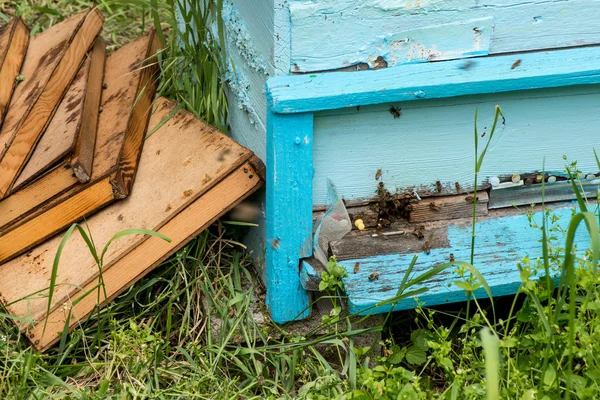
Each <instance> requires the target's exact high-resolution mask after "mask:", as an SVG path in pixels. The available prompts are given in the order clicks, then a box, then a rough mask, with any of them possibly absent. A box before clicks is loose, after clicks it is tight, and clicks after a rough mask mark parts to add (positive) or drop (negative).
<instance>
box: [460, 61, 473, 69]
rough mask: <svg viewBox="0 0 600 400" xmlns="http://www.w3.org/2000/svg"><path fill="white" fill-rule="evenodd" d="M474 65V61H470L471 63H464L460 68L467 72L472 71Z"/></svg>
mask: <svg viewBox="0 0 600 400" xmlns="http://www.w3.org/2000/svg"><path fill="white" fill-rule="evenodd" d="M473 65H475V63H474V62H473V61H471V60H469V61H467V62H465V63H463V64H462V65H461V66H460V67H459V68H460V69H464V70H465V71H466V70H468V69H470V68H471V67H472V66H473Z"/></svg>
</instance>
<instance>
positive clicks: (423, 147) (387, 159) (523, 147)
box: [313, 85, 600, 205]
mask: <svg viewBox="0 0 600 400" xmlns="http://www.w3.org/2000/svg"><path fill="white" fill-rule="evenodd" d="M496 104H499V105H500V106H501V107H502V110H503V112H504V115H505V116H506V125H501V124H500V125H499V126H498V129H497V131H496V134H495V136H494V139H493V141H492V144H491V146H490V148H489V150H488V153H487V155H486V158H485V161H484V162H483V168H482V171H481V174H480V182H481V181H483V180H485V179H487V178H489V177H492V176H498V175H512V174H514V173H526V172H534V171H541V170H542V165H543V162H544V159H545V162H546V171H558V172H560V171H563V170H564V167H565V164H566V161H565V160H564V159H563V155H567V156H568V158H569V160H572V161H574V160H578V162H579V163H578V166H579V168H580V169H581V170H582V171H585V172H587V173H591V172H593V173H597V172H598V171H597V170H598V166H597V165H596V161H595V159H594V155H593V152H592V148H593V147H595V148H596V149H599V150H600V135H599V134H598V127H599V126H600V86H598V85H594V86H578V87H571V88H561V89H546V90H534V91H523V92H513V93H504V94H497V95H484V96H469V97H463V98H452V99H439V100H428V101H420V102H407V103H394V105H395V106H398V107H401V108H402V110H401V113H402V115H401V117H400V118H397V119H396V118H394V116H393V115H392V114H391V113H390V112H389V108H390V104H386V105H378V106H370V107H361V108H360V111H357V109H356V108H351V109H345V110H334V111H328V112H322V113H317V114H316V117H315V138H314V140H315V142H314V167H315V176H314V181H313V200H314V204H315V205H323V204H326V201H327V179H328V178H329V179H331V180H332V181H333V182H334V183H335V184H336V186H337V188H338V190H339V192H340V194H341V195H342V196H343V197H344V198H345V199H346V200H351V199H362V198H372V197H374V196H375V191H376V189H377V184H378V182H377V181H376V180H375V174H376V172H377V170H379V169H381V170H382V178H381V180H382V181H383V182H384V183H385V185H386V187H387V188H388V189H389V190H390V191H392V192H393V191H394V190H395V189H412V188H413V187H416V189H417V191H419V192H422V191H426V192H427V191H429V192H432V191H434V192H435V191H436V186H435V183H436V181H438V180H439V181H440V182H441V183H442V184H443V186H444V191H445V193H447V194H454V193H456V191H455V182H459V183H460V185H461V186H462V187H463V188H464V189H467V188H469V187H470V186H471V185H472V182H473V168H474V167H473V157H474V156H473V151H474V150H473V116H474V114H475V110H476V108H479V120H478V125H479V128H480V130H481V131H483V130H488V129H489V128H490V124H491V122H492V119H493V112H494V107H495V105H496Z"/></svg>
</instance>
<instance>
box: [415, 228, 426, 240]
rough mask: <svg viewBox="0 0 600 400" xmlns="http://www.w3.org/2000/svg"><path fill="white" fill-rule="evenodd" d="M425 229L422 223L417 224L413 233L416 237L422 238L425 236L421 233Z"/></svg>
mask: <svg viewBox="0 0 600 400" xmlns="http://www.w3.org/2000/svg"><path fill="white" fill-rule="evenodd" d="M424 230H425V227H424V226H423V225H419V226H417V229H415V230H414V231H413V233H412V234H413V235H415V236H416V237H417V239H423V238H424V237H425V235H424V234H423V231H424Z"/></svg>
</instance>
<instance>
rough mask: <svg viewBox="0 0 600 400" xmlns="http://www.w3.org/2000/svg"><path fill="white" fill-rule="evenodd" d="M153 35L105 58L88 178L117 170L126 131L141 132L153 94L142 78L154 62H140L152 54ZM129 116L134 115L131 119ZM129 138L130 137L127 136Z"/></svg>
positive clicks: (148, 112) (135, 134) (148, 74)
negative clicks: (92, 158)
mask: <svg viewBox="0 0 600 400" xmlns="http://www.w3.org/2000/svg"><path fill="white" fill-rule="evenodd" d="M155 36H156V35H155V34H154V31H153V30H152V31H150V32H148V33H147V34H145V35H143V36H140V37H139V38H137V39H136V40H134V41H133V42H131V43H129V44H127V45H125V46H123V47H122V48H120V49H119V50H117V51H116V52H115V53H113V54H111V56H110V57H109V58H108V60H107V63H106V71H105V78H104V81H105V82H106V89H104V91H103V93H102V112H101V113H100V116H99V117H98V134H97V137H96V143H97V144H96V153H95V156H94V163H93V167H92V177H91V181H94V180H96V179H99V178H101V177H104V176H107V175H109V174H112V173H114V172H115V171H116V170H117V168H118V166H119V160H120V158H121V151H122V149H123V148H124V147H125V140H126V139H125V138H126V137H127V136H128V135H132V136H134V137H135V138H138V137H139V136H140V131H141V132H142V133H141V136H142V137H143V136H144V133H145V131H146V126H147V123H148V122H147V119H148V118H149V117H150V109H151V107H150V104H149V103H147V102H146V100H145V99H146V98H147V97H150V98H153V97H154V88H155V86H154V85H153V84H151V83H149V82H147V84H143V83H142V81H143V80H144V79H148V77H149V76H153V75H154V73H155V71H156V70H157V65H156V64H147V65H146V67H145V68H143V69H142V68H141V66H143V65H145V60H148V59H149V58H150V57H151V56H152V55H153V49H155V48H156V47H155V46H156V38H155ZM141 90H143V91H144V93H143V95H141V92H140V91H141ZM138 97H139V99H138ZM132 116H135V119H133V120H132ZM140 118H141V119H143V118H146V120H145V121H143V120H141V119H140ZM130 142H134V141H133V140H131V139H130ZM139 145H140V146H141V143H140V144H139Z"/></svg>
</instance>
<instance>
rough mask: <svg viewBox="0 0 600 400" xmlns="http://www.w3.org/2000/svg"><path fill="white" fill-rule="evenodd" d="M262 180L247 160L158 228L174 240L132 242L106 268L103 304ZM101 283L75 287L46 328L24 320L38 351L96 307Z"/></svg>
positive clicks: (121, 205) (122, 205) (95, 281)
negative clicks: (121, 254) (137, 243)
mask: <svg viewBox="0 0 600 400" xmlns="http://www.w3.org/2000/svg"><path fill="white" fill-rule="evenodd" d="M261 185H262V181H261V179H260V178H259V177H258V173H257V171H256V170H255V169H254V167H253V165H252V163H251V162H247V163H245V164H243V165H242V166H240V167H238V168H237V169H236V170H235V171H233V172H231V174H229V175H228V176H227V177H226V178H225V179H223V180H222V181H221V182H219V183H217V184H216V185H215V186H214V187H212V188H211V189H210V190H209V191H208V192H206V193H205V194H203V195H202V196H201V197H200V198H198V199H197V200H195V201H194V202H193V203H191V204H190V205H189V206H188V207H186V208H185V209H183V210H181V212H179V213H177V215H175V216H174V217H173V218H172V219H171V220H170V221H169V222H167V223H166V224H165V225H163V226H162V227H161V228H160V229H158V231H159V232H160V233H162V234H163V235H166V236H167V237H168V238H169V239H171V243H168V242H166V241H164V240H162V239H159V238H155V237H150V238H147V240H145V241H144V242H143V243H141V244H139V245H138V246H137V247H136V246H135V245H133V246H131V247H128V248H127V250H126V251H125V254H124V255H123V256H122V257H121V258H120V259H118V260H117V261H115V262H114V263H113V264H112V266H111V267H110V268H108V269H107V270H105V272H104V273H103V281H104V284H105V290H106V294H107V297H106V298H105V297H104V294H102V295H101V297H100V301H101V304H102V306H104V305H106V303H107V302H108V301H111V300H112V299H114V298H115V297H116V296H118V295H119V294H120V293H122V292H123V291H125V290H127V289H128V288H129V287H130V286H131V285H133V284H134V283H135V282H137V281H138V280H140V279H141V278H143V277H144V276H145V275H146V274H148V273H149V272H150V271H152V270H153V269H154V268H155V267H156V266H158V265H159V264H160V263H161V262H162V261H164V260H165V259H166V258H167V257H169V256H170V255H171V254H173V253H175V252H176V251H177V250H179V249H180V248H181V247H183V246H184V245H185V244H186V243H188V242H189V241H190V240H191V239H192V238H194V237H195V236H196V235H197V234H199V233H200V232H201V231H203V230H204V229H206V228H207V227H208V226H209V225H210V224H211V223H212V222H214V221H215V220H216V219H217V218H219V217H220V216H222V215H223V214H224V213H226V212H227V211H229V210H230V209H231V208H232V207H234V206H235V205H236V204H238V203H239V202H240V201H242V200H243V199H244V198H246V197H247V196H249V195H250V194H251V193H253V192H254V191H255V190H256V189H258V188H259V187H260V186H261ZM134 192H135V189H134ZM132 196H133V193H132ZM132 205H133V204H131V203H130V204H126V202H122V203H117V204H115V205H113V206H112V207H111V208H115V212H114V213H113V214H126V213H127V211H126V210H125V209H126V207H128V206H132ZM116 209H119V210H116ZM98 217H99V216H98ZM93 218H96V217H93ZM97 284H98V278H97V277H96V278H94V279H93V280H92V281H90V282H88V283H87V284H86V285H84V286H82V290H77V291H75V292H74V293H73V294H72V297H71V298H70V299H68V300H66V303H65V304H66V308H63V307H62V306H60V307H58V308H56V309H54V310H53V311H52V312H51V313H50V315H49V316H48V323H47V325H46V331H45V332H44V323H45V320H46V319H45V316H44V318H43V319H40V320H38V321H36V323H35V324H32V325H29V324H22V325H21V330H22V332H23V333H24V334H25V336H26V337H27V338H29V340H30V341H31V342H32V344H33V345H34V347H35V348H36V349H37V350H45V349H47V348H49V347H50V346H52V345H53V344H54V343H56V342H57V341H58V340H59V339H60V335H61V334H62V331H63V330H64V327H65V321H66V320H67V318H68V317H69V316H70V320H69V329H73V328H74V327H75V326H77V324H78V323H79V322H80V321H82V320H84V319H85V318H86V317H87V316H88V315H89V314H90V313H91V312H92V311H93V310H94V309H95V307H96V304H97V299H98V298H97V292H96V291H94V290H93V288H95V287H96V286H97ZM90 291H91V294H89V295H88V296H85V297H83V296H82V294H84V293H87V292H90ZM80 297H82V299H81V300H80V301H78V302H77V303H76V304H73V301H74V300H75V299H79V298H80ZM69 312H70V313H69Z"/></svg>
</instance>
